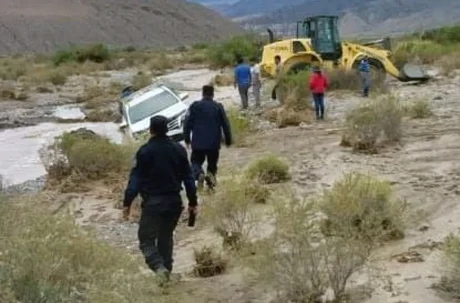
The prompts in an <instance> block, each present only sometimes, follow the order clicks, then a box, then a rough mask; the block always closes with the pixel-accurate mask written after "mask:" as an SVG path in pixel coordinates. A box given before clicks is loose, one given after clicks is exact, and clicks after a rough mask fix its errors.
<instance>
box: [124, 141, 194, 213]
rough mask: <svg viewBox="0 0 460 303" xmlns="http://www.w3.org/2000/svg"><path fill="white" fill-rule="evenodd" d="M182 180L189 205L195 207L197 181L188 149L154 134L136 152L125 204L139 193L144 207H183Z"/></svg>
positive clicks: (176, 208)
mask: <svg viewBox="0 0 460 303" xmlns="http://www.w3.org/2000/svg"><path fill="white" fill-rule="evenodd" d="M182 183H184V185H185V190H186V192H187V198H188V201H189V206H196V205H197V195H196V186H195V180H194V179H193V176H192V172H191V168H190V163H189V161H188V158H187V152H186V151H185V148H184V147H182V146H181V145H180V144H178V143H176V142H174V141H172V140H171V139H169V138H167V137H153V138H151V139H150V140H149V141H148V142H147V143H146V144H144V145H143V146H142V147H141V148H139V150H138V151H137V153H136V158H135V163H134V165H133V168H132V170H131V174H130V176H129V182H128V186H127V188H126V191H125V197H124V203H123V204H124V206H131V204H132V202H133V200H134V199H135V198H136V196H137V195H138V194H140V195H141V197H142V207H143V208H145V207H147V208H149V209H151V210H156V211H175V210H181V209H182V202H181V199H180V191H181V190H182Z"/></svg>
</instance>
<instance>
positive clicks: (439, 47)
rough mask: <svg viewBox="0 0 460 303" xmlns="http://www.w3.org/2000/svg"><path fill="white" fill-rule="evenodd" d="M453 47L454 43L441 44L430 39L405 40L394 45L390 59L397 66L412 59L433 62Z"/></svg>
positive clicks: (451, 50)
mask: <svg viewBox="0 0 460 303" xmlns="http://www.w3.org/2000/svg"><path fill="white" fill-rule="evenodd" d="M455 49H456V47H455V45H452V44H449V45H443V44H440V43H437V42H434V41H430V40H420V39H412V40H405V41H401V42H399V43H398V44H397V45H396V47H395V48H394V50H393V53H392V59H393V62H394V64H395V65H396V67H398V68H401V67H402V66H403V65H404V64H405V63H407V62H409V63H411V62H414V61H415V62H421V63H423V64H433V63H434V62H435V61H436V60H438V59H439V58H440V57H441V56H443V55H446V54H450V53H452V52H453V51H454V50H455Z"/></svg>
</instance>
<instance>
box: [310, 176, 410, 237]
mask: <svg viewBox="0 0 460 303" xmlns="http://www.w3.org/2000/svg"><path fill="white" fill-rule="evenodd" d="M318 206H319V208H320V210H321V212H322V213H323V214H325V215H326V217H327V219H326V221H325V222H324V225H323V232H324V233H325V234H327V235H336V236H341V237H346V238H359V239H361V240H364V241H366V242H374V241H377V242H378V241H380V240H386V239H400V238H401V237H404V216H405V204H404V203H403V202H402V201H400V200H397V199H395V198H394V197H393V194H392V190H391V186H390V184H389V183H388V182H384V181H380V180H379V179H376V178H374V177H372V176H368V175H363V174H360V173H351V174H347V175H345V176H344V178H343V179H342V180H340V181H337V182H335V183H334V185H333V187H332V189H330V190H327V191H325V192H324V194H323V196H322V197H321V198H319V200H318Z"/></svg>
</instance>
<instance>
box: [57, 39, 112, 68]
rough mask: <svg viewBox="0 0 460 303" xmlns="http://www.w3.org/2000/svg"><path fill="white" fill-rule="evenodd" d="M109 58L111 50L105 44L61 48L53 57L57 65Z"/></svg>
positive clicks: (100, 61)
mask: <svg viewBox="0 0 460 303" xmlns="http://www.w3.org/2000/svg"><path fill="white" fill-rule="evenodd" d="M109 59H110V51H109V49H108V48H107V47H106V46H105V45H103V44H94V45H88V46H82V47H71V48H69V49H65V50H59V51H57V52H56V53H55V54H54V55H53V57H52V61H53V63H54V65H56V66H57V65H61V64H63V63H70V62H78V63H84V62H86V61H92V62H96V63H102V62H104V61H107V60H109Z"/></svg>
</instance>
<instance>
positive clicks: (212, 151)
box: [184, 85, 232, 189]
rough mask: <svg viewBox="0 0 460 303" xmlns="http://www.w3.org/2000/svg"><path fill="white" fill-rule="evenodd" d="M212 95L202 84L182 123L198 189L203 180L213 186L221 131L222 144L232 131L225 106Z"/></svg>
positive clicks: (228, 144)
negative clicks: (200, 98) (205, 169)
mask: <svg viewBox="0 0 460 303" xmlns="http://www.w3.org/2000/svg"><path fill="white" fill-rule="evenodd" d="M213 98H214V87H213V86H210V85H205V86H203V99H202V100H201V101H196V102H194V103H192V105H190V108H189V114H188V117H187V120H186V121H185V125H184V137H185V138H184V141H185V144H187V147H189V146H190V144H191V145H192V156H191V162H192V170H193V174H194V177H195V180H197V181H198V188H199V189H202V188H203V186H204V182H206V184H207V185H208V187H209V188H211V189H213V188H214V187H215V186H216V183H217V181H216V175H217V165H218V162H219V154H220V145H221V142H222V133H223V134H224V139H225V144H226V145H227V146H230V145H231V144H232V133H231V129H230V123H229V121H228V118H227V114H226V113H225V109H224V107H223V106H222V104H220V103H217V102H215V101H214V100H213ZM190 135H191V138H190ZM205 161H207V164H208V167H207V174H206V175H205V174H204V172H203V168H202V166H203V163H204V162H205Z"/></svg>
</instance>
